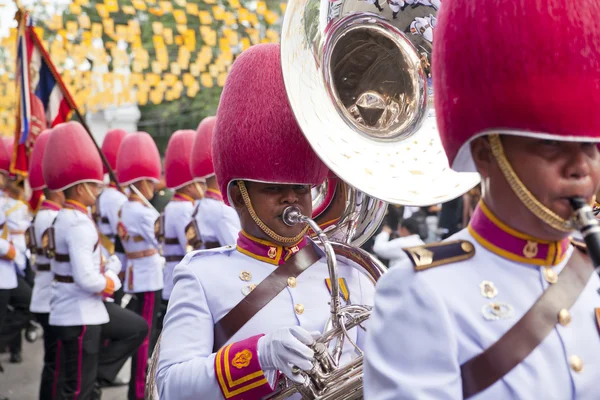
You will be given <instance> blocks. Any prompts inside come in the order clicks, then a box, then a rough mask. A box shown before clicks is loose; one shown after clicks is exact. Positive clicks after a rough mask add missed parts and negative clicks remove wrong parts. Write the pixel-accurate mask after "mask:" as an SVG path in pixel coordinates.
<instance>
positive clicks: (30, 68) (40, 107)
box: [10, 11, 75, 177]
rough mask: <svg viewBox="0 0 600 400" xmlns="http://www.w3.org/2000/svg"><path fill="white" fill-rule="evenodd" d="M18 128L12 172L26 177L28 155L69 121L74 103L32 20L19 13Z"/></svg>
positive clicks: (22, 12) (23, 13)
mask: <svg viewBox="0 0 600 400" xmlns="http://www.w3.org/2000/svg"><path fill="white" fill-rule="evenodd" d="M17 18H18V21H19V34H18V37H17V60H16V61H17V69H16V71H17V77H16V78H17V79H16V81H17V84H18V87H19V90H18V102H19V107H18V108H17V128H16V131H15V142H14V146H13V152H12V161H11V165H10V171H11V173H13V174H16V175H20V176H22V177H26V176H27V167H28V165H29V155H30V154H31V150H32V149H33V145H34V143H35V140H36V139H37V136H38V135H39V134H40V133H41V132H42V131H43V130H44V129H47V128H48V127H54V126H56V125H58V124H60V123H62V122H66V121H68V120H69V118H70V113H71V111H72V110H73V109H74V108H75V102H74V101H73V98H72V97H71V95H70V94H69V92H68V91H67V88H66V87H65V84H64V83H63V81H62V79H61V78H60V75H59V74H58V72H57V71H56V68H55V67H54V64H52V60H51V59H50V56H49V55H48V52H47V51H46V49H44V46H43V45H42V42H41V40H40V38H39V37H38V36H37V33H36V32H35V30H34V27H33V22H32V20H31V17H30V16H29V15H28V14H27V13H26V12H24V11H19V12H18V13H17Z"/></svg>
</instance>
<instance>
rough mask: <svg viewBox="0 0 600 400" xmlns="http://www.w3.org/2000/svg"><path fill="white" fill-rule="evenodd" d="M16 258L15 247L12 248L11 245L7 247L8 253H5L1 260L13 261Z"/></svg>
mask: <svg viewBox="0 0 600 400" xmlns="http://www.w3.org/2000/svg"><path fill="white" fill-rule="evenodd" d="M16 256H17V250H16V249H15V246H13V245H12V244H11V245H10V246H9V247H8V251H7V252H6V254H5V255H3V256H2V259H4V260H10V261H12V260H14V259H15V257H16Z"/></svg>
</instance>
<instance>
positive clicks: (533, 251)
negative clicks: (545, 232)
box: [523, 240, 538, 258]
mask: <svg viewBox="0 0 600 400" xmlns="http://www.w3.org/2000/svg"><path fill="white" fill-rule="evenodd" d="M537 254H538V244H537V242H532V241H531V240H528V241H527V244H526V245H525V247H523V255H524V256H525V257H527V258H533V257H535V256H537Z"/></svg>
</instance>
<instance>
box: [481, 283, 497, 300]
mask: <svg viewBox="0 0 600 400" xmlns="http://www.w3.org/2000/svg"><path fill="white" fill-rule="evenodd" d="M479 289H480V290H481V295H482V296H483V297H486V298H488V299H493V298H494V297H496V296H497V295H498V289H497V288H496V286H495V285H494V282H490V281H483V282H481V283H480V284H479Z"/></svg>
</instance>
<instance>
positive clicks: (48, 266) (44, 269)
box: [35, 264, 50, 271]
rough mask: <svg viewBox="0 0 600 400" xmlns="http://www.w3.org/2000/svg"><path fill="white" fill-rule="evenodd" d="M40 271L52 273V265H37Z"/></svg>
mask: <svg viewBox="0 0 600 400" xmlns="http://www.w3.org/2000/svg"><path fill="white" fill-rule="evenodd" d="M35 269H37V270H38V271H50V264H35Z"/></svg>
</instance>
